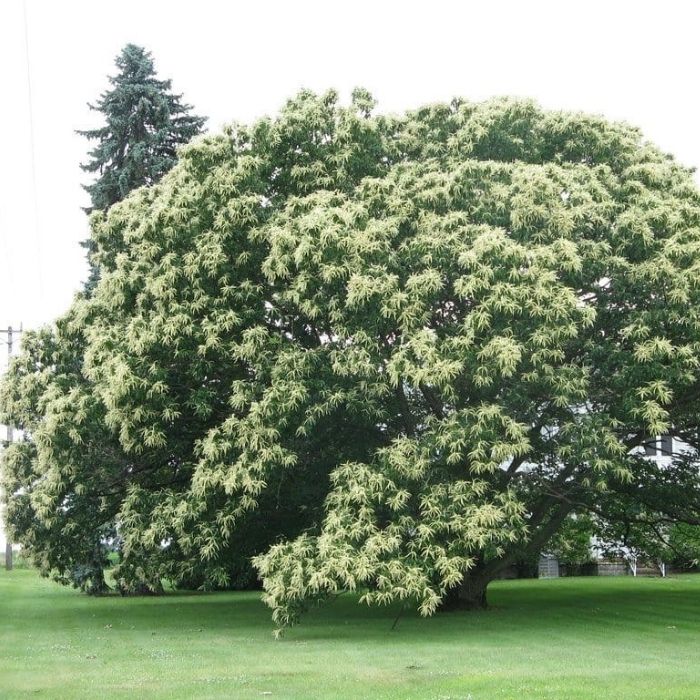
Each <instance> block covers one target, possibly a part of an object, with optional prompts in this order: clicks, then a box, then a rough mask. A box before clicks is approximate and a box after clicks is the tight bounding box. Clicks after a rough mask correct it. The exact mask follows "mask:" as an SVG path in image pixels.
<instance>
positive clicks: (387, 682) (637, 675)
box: [0, 570, 700, 700]
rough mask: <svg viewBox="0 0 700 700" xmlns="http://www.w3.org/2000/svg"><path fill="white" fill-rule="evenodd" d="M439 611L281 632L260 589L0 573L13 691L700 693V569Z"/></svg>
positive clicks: (352, 617)
mask: <svg viewBox="0 0 700 700" xmlns="http://www.w3.org/2000/svg"><path fill="white" fill-rule="evenodd" d="M489 592H490V601H491V604H492V608H491V609H490V610H488V611H485V612H479V613H449V614H439V615H436V616H435V617H433V618H431V619H428V620H424V619H421V618H419V617H417V616H416V615H415V614H411V613H407V614H406V615H404V616H403V617H402V618H401V619H400V621H399V623H398V625H397V627H396V629H394V630H393V631H392V630H391V625H392V622H393V620H394V617H395V616H396V609H386V608H385V609H368V608H366V607H360V606H358V605H356V598H352V597H350V596H341V597H340V598H338V599H337V600H336V601H334V602H332V603H328V604H326V605H325V606H322V607H320V608H316V609H314V610H313V611H311V612H310V613H309V614H308V615H307V616H306V618H305V619H304V620H303V622H302V624H301V625H300V626H299V627H295V628H294V629H292V630H291V631H290V632H288V633H287V635H286V636H285V637H284V639H282V640H281V641H275V640H274V639H273V638H272V635H271V630H272V625H271V623H270V617H269V611H268V610H267V609H266V608H265V607H264V606H263V605H262V604H261V603H260V602H259V596H258V594H255V593H218V594H191V595H168V596H165V597H161V598H119V597H111V596H110V597H105V598H88V597H85V596H83V595H81V594H79V593H77V592H75V591H72V590H69V589H66V588H62V587H60V586H58V585H56V584H53V583H50V582H48V581H45V580H42V579H40V578H38V576H37V575H36V574H35V573H33V572H32V571H28V570H24V571H23V570H15V571H13V572H11V573H6V572H5V571H1V572H0V697H2V698H25V697H45V698H51V699H52V700H53V699H54V698H55V699H59V698H70V699H71V700H72V699H73V698H95V697H98V698H131V699H132V700H136V699H140V698H168V699H170V698H261V697H270V698H300V699H301V698H304V699H307V698H353V699H365V698H367V699H374V698H421V700H423V699H425V700H429V699H434V700H438V699H442V700H448V698H451V699H452V700H458V699H466V698H471V699H472V700H479V699H481V698H556V699H557V700H559V699H566V700H569V699H575V698H673V699H674V700H675V699H680V698H689V699H692V700H697V699H698V698H700V575H686V576H678V577H674V578H669V579H665V580H662V579H632V578H628V577H623V578H578V579H557V580H549V581H507V582H505V581H504V582H498V583H496V584H493V585H492V587H491V588H490V589H489Z"/></svg>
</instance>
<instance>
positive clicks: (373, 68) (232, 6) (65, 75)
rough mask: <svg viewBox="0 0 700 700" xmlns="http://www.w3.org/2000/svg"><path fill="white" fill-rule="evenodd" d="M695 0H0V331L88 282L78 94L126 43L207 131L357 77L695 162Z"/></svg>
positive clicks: (85, 114)
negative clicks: (547, 114) (631, 134)
mask: <svg viewBox="0 0 700 700" xmlns="http://www.w3.org/2000/svg"><path fill="white" fill-rule="evenodd" d="M25 4H26V17H27V39H28V41H27V44H26V45H25V27H24V18H23V14H24V13H23V6H24V5H25ZM695 5H696V4H695V3H694V2H692V1H691V0H685V1H683V2H675V1H669V0H666V1H665V2H663V3H661V2H654V3H651V2H650V3H644V2H624V1H619V0H618V1H615V2H613V0H610V1H609V2H598V1H595V0H594V1H590V0H589V1H586V2H580V1H579V2H570V3H561V2H537V1H530V2H524V1H521V2H517V1H512V2H504V1H502V2H498V1H496V2H494V1H491V2H479V3H476V2H468V1H466V0H465V1H462V2H445V1H442V0H430V1H429V2H428V1H426V2H420V3H418V2H416V3H411V2H392V1H389V0H384V1H382V0H372V1H370V2H367V1H365V0H351V1H345V0H343V1H342V2H340V1H337V2H332V1H330V0H323V1H320V2H312V1H306V0H287V1H286V2H285V1H279V2H271V1H267V2H265V1H258V2H223V1H220V2H214V1H213V0H198V1H197V2H194V3H193V2H187V3H185V2H176V1H173V0H171V1H170V2H165V1H159V0H138V2H135V1H133V0H120V1H119V2H116V3H114V2H109V3H108V2H99V1H96V0H85V1H80V0H61V1H60V2H56V1H52V0H43V1H42V0H26V3H23V2H22V0H1V2H0V77H1V78H2V82H1V84H2V94H3V95H4V97H5V99H4V101H3V109H2V110H0V139H1V140H2V143H1V144H0V159H1V160H0V326H1V327H5V326H6V325H7V324H12V325H15V326H16V325H19V323H20V322H23V323H24V326H25V328H26V327H35V326H37V325H39V324H41V323H46V322H49V321H51V320H52V319H53V318H55V317H56V316H57V315H59V314H60V313H62V312H63V311H64V310H65V309H66V308H67V307H68V305H69V304H70V302H71V298H72V295H73V293H74V291H75V290H76V289H77V288H78V287H79V285H80V282H81V280H82V279H83V277H84V276H85V272H86V265H85V262H84V254H83V250H82V248H80V247H79V245H78V241H80V240H82V239H84V238H86V237H87V235H88V233H87V227H86V219H85V215H84V214H83V212H82V211H81V209H80V207H81V206H84V205H86V204H87V195H86V193H85V192H84V191H83V190H82V189H81V186H80V185H81V183H84V182H87V181H88V176H87V175H86V174H85V173H83V172H82V171H81V170H80V169H79V165H78V164H79V163H80V161H81V160H84V159H85V155H86V152H87V149H88V143H87V141H86V140H85V139H83V138H82V137H80V136H77V135H75V134H74V130H75V129H78V128H86V127H91V126H95V125H96V124H97V123H99V115H97V114H96V113H94V112H90V111H89V110H88V108H87V106H86V103H87V102H88V101H94V100H95V99H96V98H97V97H98V96H99V94H100V93H101V92H102V91H103V90H104V89H106V88H107V80H106V78H107V75H109V74H114V72H115V67H114V58H115V56H116V55H117V53H119V51H120V49H121V47H122V46H123V45H124V44H125V43H127V42H134V43H137V44H141V45H143V46H145V47H146V48H147V49H149V50H150V51H152V52H153V55H154V58H155V61H156V68H157V69H158V71H159V74H160V76H161V77H163V78H172V79H173V88H174V89H175V90H176V91H177V92H182V93H184V98H185V101H186V102H188V103H190V104H192V105H193V106H194V107H195V111H196V112H197V113H198V114H202V115H206V116H209V117H210V121H209V128H210V129H217V130H218V129H219V128H220V126H221V125H222V124H223V123H225V122H227V121H231V120H234V119H236V120H243V121H248V120H251V119H253V118H255V117H257V116H259V115H262V114H265V113H271V112H274V111H276V110H277V109H278V108H279V106H280V105H281V104H282V103H283V101H284V100H285V99H287V98H288V97H290V96H291V95H292V94H294V93H295V92H296V91H297V90H298V89H299V88H301V87H310V88H313V89H316V90H324V89H326V88H328V87H335V88H337V89H339V90H340V92H341V95H342V96H343V98H344V99H347V98H348V97H349V94H350V91H351V90H352V88H353V87H354V86H357V85H361V86H365V87H367V88H369V89H370V90H371V91H372V92H373V93H374V95H375V97H376V98H377V99H378V100H379V108H380V109H382V110H387V111H396V110H402V109H404V108H407V107H413V106H417V105H419V104H422V103H425V102H430V101H438V100H440V101H443V100H449V99H450V98H451V97H453V96H455V95H460V96H464V97H466V98H469V99H483V98H486V97H489V96H492V95H506V94H507V95H520V96H531V97H534V98H536V99H537V100H539V101H540V102H541V103H542V104H543V105H544V106H546V107H552V108H564V109H576V110H584V111H588V112H596V113H602V114H604V115H605V116H607V117H608V118H611V119H624V120H626V121H629V122H631V123H633V124H636V125H638V126H640V127H641V128H642V129H643V130H644V132H645V134H646V135H647V137H648V138H650V139H651V140H653V141H655V142H656V143H658V144H659V145H660V146H661V147H662V148H663V149H665V150H667V151H669V152H672V153H674V154H676V156H677V157H678V158H679V159H680V160H681V162H683V163H685V164H687V165H694V166H700V136H699V135H698V125H699V123H700V99H699V97H698V87H699V81H698V68H699V67H700V65H699V63H700V62H699V60H698V59H699V58H700V50H699V49H698V39H697V32H698V27H699V26H700V21H699V20H700V7H696V6H695ZM27 48H28V56H29V61H28V66H27ZM28 77H29V81H28ZM29 84H31V98H32V99H31V112H30V99H29V87H28V86H29ZM32 122H33V125H34V174H33V169H32V149H31V130H30V125H31V123H32ZM34 183H35V185H34ZM3 348H4V346H0V353H1V352H2V349H3Z"/></svg>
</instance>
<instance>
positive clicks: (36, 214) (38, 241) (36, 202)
mask: <svg viewBox="0 0 700 700" xmlns="http://www.w3.org/2000/svg"><path fill="white" fill-rule="evenodd" d="M22 10H23V17H24V56H25V63H26V66H27V98H28V100H29V145H30V151H31V164H32V194H33V198H34V243H35V245H36V253H37V267H38V272H39V275H38V276H39V297H40V299H41V301H42V302H43V300H44V271H43V267H44V265H43V262H44V260H43V255H42V250H41V232H40V229H39V196H38V188H37V184H36V148H35V139H34V98H33V94H32V75H31V70H30V64H29V23H28V21H27V0H24V2H23V3H22Z"/></svg>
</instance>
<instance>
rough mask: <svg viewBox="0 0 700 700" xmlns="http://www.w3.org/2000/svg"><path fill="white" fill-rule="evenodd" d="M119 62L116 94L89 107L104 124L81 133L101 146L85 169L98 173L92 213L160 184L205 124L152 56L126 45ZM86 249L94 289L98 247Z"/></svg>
mask: <svg viewBox="0 0 700 700" xmlns="http://www.w3.org/2000/svg"><path fill="white" fill-rule="evenodd" d="M115 63H116V66H117V68H118V69H119V73H118V74H117V75H116V76H113V77H110V78H109V82H110V83H111V85H112V89H111V90H108V91H107V92H105V93H103V94H102V95H101V97H100V99H99V100H98V102H97V104H96V105H93V104H90V105H89V107H90V109H92V110H95V111H98V112H101V113H102V114H103V115H104V117H105V122H106V123H105V125H104V126H102V127H100V128H98V129H88V130H84V131H78V133H79V134H80V135H81V136H85V137H87V138H88V139H91V140H96V141H97V145H96V146H95V148H93V149H92V150H91V151H90V153H89V156H90V160H89V161H88V162H87V163H83V164H81V166H80V167H81V168H82V169H83V170H85V171H86V172H89V173H98V174H99V177H98V179H97V180H96V181H95V182H93V183H92V184H91V185H84V187H85V189H86V190H87V192H88V193H89V194H90V207H88V208H87V209H86V211H87V212H88V213H89V212H91V211H93V210H94V209H102V210H106V209H108V208H109V207H111V206H112V205H113V204H115V203H116V202H120V201H121V200H122V199H124V197H126V195H127V194H129V192H131V191H132V190H134V189H136V188H137V187H141V186H143V185H152V184H154V183H155V182H157V181H158V180H160V178H161V177H162V176H163V175H165V173H167V172H168V170H170V169H171V168H172V167H173V165H175V162H176V160H177V156H176V149H177V147H178V146H179V145H181V144H184V143H188V142H189V141H190V140H191V139H192V138H193V137H195V136H197V135H198V134H200V133H201V132H202V128H203V126H204V123H205V122H206V118H205V117H198V116H196V115H194V114H190V110H191V109H192V107H191V106H190V105H188V104H183V103H182V102H181V98H182V95H175V94H173V93H172V92H171V91H170V90H171V81H170V80H158V79H157V78H156V72H155V68H154V65H153V57H152V56H151V53H150V52H149V51H146V50H145V49H144V48H142V47H140V46H136V45H134V44H127V45H126V46H125V47H124V48H123V49H122V52H121V53H120V54H119V56H117V58H116V61H115ZM83 246H84V247H85V248H87V249H88V257H89V258H90V267H91V272H90V278H89V280H88V283H87V288H88V289H92V288H93V287H94V285H95V282H96V280H97V276H98V272H97V269H96V268H95V266H94V263H93V261H92V253H93V252H94V245H93V244H92V241H91V240H87V241H85V242H84V243H83Z"/></svg>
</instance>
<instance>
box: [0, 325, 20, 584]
mask: <svg viewBox="0 0 700 700" xmlns="http://www.w3.org/2000/svg"><path fill="white" fill-rule="evenodd" d="M21 332H22V326H21V325H20V327H19V331H14V330H13V328H12V326H8V327H7V328H0V333H4V334H5V335H6V336H7V341H5V342H6V343H7V362H8V366H9V363H10V358H11V357H12V339H13V334H14V333H21ZM13 438H14V434H13V431H12V426H11V425H9V424H8V426H7V444H8V445H11V444H12V439H13ZM5 568H6V569H7V570H8V571H12V542H10V535H9V534H8V533H7V532H5Z"/></svg>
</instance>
